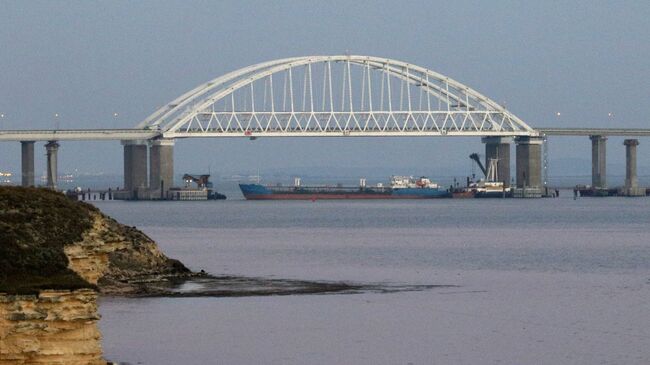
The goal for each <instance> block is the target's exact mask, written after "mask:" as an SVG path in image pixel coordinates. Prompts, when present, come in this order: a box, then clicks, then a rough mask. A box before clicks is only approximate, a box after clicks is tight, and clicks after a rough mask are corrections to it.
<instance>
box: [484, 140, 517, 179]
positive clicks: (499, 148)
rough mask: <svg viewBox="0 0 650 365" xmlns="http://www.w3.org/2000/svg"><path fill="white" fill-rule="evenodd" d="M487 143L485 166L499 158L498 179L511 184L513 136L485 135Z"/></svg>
mask: <svg viewBox="0 0 650 365" xmlns="http://www.w3.org/2000/svg"><path fill="white" fill-rule="evenodd" d="M481 142H483V143H485V166H486V167H487V166H490V160H492V159H496V160H497V180H498V181H503V183H504V184H505V186H510V144H511V143H512V137H483V138H481Z"/></svg>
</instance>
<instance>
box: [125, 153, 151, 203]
mask: <svg viewBox="0 0 650 365" xmlns="http://www.w3.org/2000/svg"><path fill="white" fill-rule="evenodd" d="M122 146H124V190H126V191H128V192H129V194H130V195H131V198H137V196H138V191H143V190H146V189H147V188H148V187H149V181H148V171H149V170H148V164H147V158H148V149H149V143H148V142H147V141H144V140H123V141H122Z"/></svg>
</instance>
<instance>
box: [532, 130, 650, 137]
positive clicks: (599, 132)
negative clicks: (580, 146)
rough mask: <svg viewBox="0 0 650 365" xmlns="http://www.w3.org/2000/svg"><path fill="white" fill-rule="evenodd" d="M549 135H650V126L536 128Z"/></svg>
mask: <svg viewBox="0 0 650 365" xmlns="http://www.w3.org/2000/svg"><path fill="white" fill-rule="evenodd" d="M535 130H537V131H539V132H540V133H542V134H545V135H547V136H595V135H599V136H629V137H645V136H650V128H535Z"/></svg>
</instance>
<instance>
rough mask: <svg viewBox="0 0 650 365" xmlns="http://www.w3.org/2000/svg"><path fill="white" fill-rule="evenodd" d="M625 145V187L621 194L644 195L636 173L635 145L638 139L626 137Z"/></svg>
mask: <svg viewBox="0 0 650 365" xmlns="http://www.w3.org/2000/svg"><path fill="white" fill-rule="evenodd" d="M623 144H624V145H625V187H624V188H623V194H624V195H626V196H645V189H644V188H639V179H638V178H637V175H636V146H638V145H639V140H638V139H626V140H625V141H623Z"/></svg>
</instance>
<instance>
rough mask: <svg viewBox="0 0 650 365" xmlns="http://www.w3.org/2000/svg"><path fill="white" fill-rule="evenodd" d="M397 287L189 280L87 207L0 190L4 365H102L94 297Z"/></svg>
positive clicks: (146, 242)
mask: <svg viewBox="0 0 650 365" xmlns="http://www.w3.org/2000/svg"><path fill="white" fill-rule="evenodd" d="M188 284H189V285H188ZM402 289H403V288H402ZM402 289H400V288H398V287H395V288H393V289H390V288H388V289H387V288H380V287H372V286H361V285H354V284H348V283H330V282H312V281H301V280H277V279H264V278H243V277H232V276H222V277H219V276H212V275H209V274H207V273H205V272H202V271H201V272H192V271H191V270H189V269H188V268H187V267H186V266H185V265H183V264H182V263H181V262H179V261H178V260H174V259H171V258H169V257H167V256H165V255H164V254H163V253H162V252H161V251H160V249H159V248H158V246H157V245H156V243H155V242H154V241H153V240H152V239H151V238H149V237H148V236H147V235H146V234H144V233H143V232H141V231H139V230H138V229H136V228H135V227H129V226H126V225H123V224H120V223H118V222H116V221H115V220H114V219H112V218H110V217H108V216H106V215H104V214H103V213H102V212H100V211H99V210H98V209H97V208H95V207H94V206H92V205H90V204H86V203H82V202H75V201H71V200H69V199H67V198H66V197H65V196H64V195H62V194H59V193H56V192H53V191H50V190H45V189H35V188H19V187H0V365H4V364H36V363H47V364H73V365H74V364H93V365H95V364H106V361H105V360H103V359H102V357H101V355H102V353H101V343H100V339H101V334H100V333H99V330H98V328H97V322H98V320H99V313H98V311H97V298H98V295H100V294H101V295H119V296H170V297H188V296H250V295H290V294H318V293H332V292H339V293H352V292H357V291H360V290H388V291H390V290H402ZM406 290H414V288H407V289H406ZM416 290H417V289H416Z"/></svg>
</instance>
